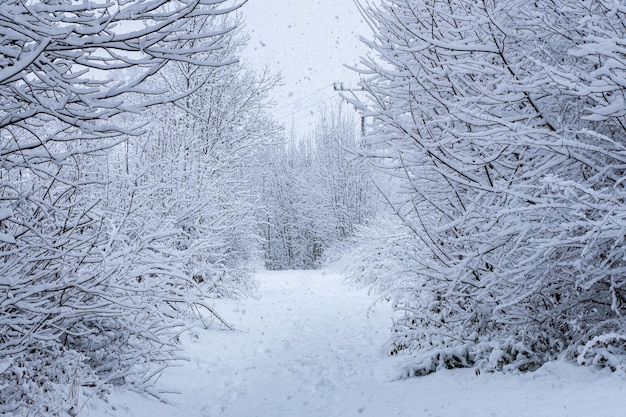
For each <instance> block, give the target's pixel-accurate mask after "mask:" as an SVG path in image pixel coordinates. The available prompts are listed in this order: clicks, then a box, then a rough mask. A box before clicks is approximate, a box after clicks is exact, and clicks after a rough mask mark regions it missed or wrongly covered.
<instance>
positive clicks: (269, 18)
mask: <svg viewBox="0 0 626 417" xmlns="http://www.w3.org/2000/svg"><path fill="white" fill-rule="evenodd" d="M242 13H243V14H244V16H245V19H246V30H247V32H248V33H249V35H250V37H251V39H250V43H249V45H248V48H247V49H246V50H245V52H244V58H245V59H247V60H248V61H249V62H250V63H251V64H252V65H253V66H255V67H257V68H262V67H265V66H268V67H269V68H270V69H271V70H272V71H273V72H280V73H281V74H282V77H283V81H284V85H283V86H281V87H278V88H277V89H276V91H275V94H274V97H275V100H276V109H275V115H276V117H277V119H278V120H279V122H281V123H282V124H283V125H285V127H286V128H287V129H291V128H292V124H293V127H294V128H295V130H296V131H298V133H305V132H306V131H307V130H308V129H310V128H311V127H312V126H313V124H314V122H315V116H314V114H315V113H316V111H317V110H318V108H319V106H320V105H322V104H323V103H329V102H330V101H331V100H333V99H337V96H338V94H337V93H336V92H335V91H334V90H333V87H332V84H333V82H335V81H343V82H345V83H346V85H355V84H356V82H357V81H358V76H357V74H356V73H354V72H353V71H351V70H349V69H347V68H346V67H345V66H344V65H345V64H347V65H352V66H354V65H355V64H356V63H357V62H358V61H359V59H360V56H361V55H363V54H364V53H365V51H366V48H365V45H363V44H362V43H361V42H360V41H359V36H362V35H367V36H369V35H370V33H371V31H370V29H369V27H368V26H367V24H366V23H365V22H364V20H363V18H362V17H361V15H360V14H359V12H358V10H357V8H356V6H355V4H354V2H353V0H314V1H295V0H248V2H247V3H246V4H245V5H244V6H243V7H242Z"/></svg>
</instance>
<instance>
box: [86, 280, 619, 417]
mask: <svg viewBox="0 0 626 417" xmlns="http://www.w3.org/2000/svg"><path fill="white" fill-rule="evenodd" d="M259 279H260V284H261V285H260V292H259V296H258V298H251V299H247V300H243V301H240V302H233V301H229V300H219V301H218V310H219V311H221V312H222V313H223V314H224V315H225V316H226V317H227V318H228V319H230V320H231V321H232V322H233V323H234V324H235V326H236V328H237V331H233V332H229V331H219V330H210V331H205V330H198V331H196V332H195V334H193V335H188V336H186V340H185V345H186V346H187V352H188V355H189V358H190V361H189V362H188V363H185V364H183V365H182V366H181V367H179V368H173V369H169V370H167V371H166V372H165V374H164V375H163V377H162V379H161V381H160V382H159V385H160V387H161V389H167V390H171V391H177V392H179V393H180V394H169V395H166V399H167V400H168V401H169V404H163V403H159V402H157V401H155V400H154V399H150V398H144V397H141V396H139V395H137V394H133V393H128V392H126V393H115V394H114V395H113V397H112V398H111V401H110V402H109V403H108V404H104V403H102V402H92V403H90V404H89V405H88V406H87V407H86V408H85V409H84V410H83V414H82V416H85V417H104V416H117V417H124V416H128V417H212V416H221V417H254V416H259V417H301V416H319V417H329V416H342V417H350V416H370V417H388V416H407V417H415V416H439V417H446V416H450V417H458V416H468V417H469V416H481V417H482V416H502V417H511V416H513V417H525V416H527V417H541V416H546V417H556V416H571V417H575V416H577V417H589V416H594V417H621V416H623V415H624V405H625V404H626V400H625V398H626V380H625V379H624V378H623V377H620V376H617V375H613V374H608V373H601V372H597V371H594V370H592V369H588V368H582V367H577V366H574V365H571V364H567V363H563V362H558V363H551V364H548V365H546V366H544V367H543V368H541V369H540V370H539V371H537V372H535V373H531V374H523V375H514V374H482V375H479V376H477V375H475V373H474V371H473V370H471V369H469V370H455V371H444V372H437V373H436V374H434V375H431V376H427V377H421V378H414V379H410V380H403V381H392V380H391V379H390V376H391V375H392V374H393V370H394V365H395V364H398V361H402V358H390V357H387V356H386V355H385V354H384V349H383V345H384V343H385V341H386V339H387V336H388V334H387V331H388V330H387V327H388V324H389V319H388V317H389V315H390V311H389V309H388V306H387V305H385V304H376V305H374V306H373V307H372V303H373V301H374V298H372V297H371V296H369V295H367V294H366V293H365V292H364V291H354V290H351V289H350V288H349V287H348V286H346V285H345V284H343V283H342V277H341V276H340V275H337V274H333V273H325V272H324V271H306V272H302V271H284V272H266V273H262V274H261V275H260V276H259Z"/></svg>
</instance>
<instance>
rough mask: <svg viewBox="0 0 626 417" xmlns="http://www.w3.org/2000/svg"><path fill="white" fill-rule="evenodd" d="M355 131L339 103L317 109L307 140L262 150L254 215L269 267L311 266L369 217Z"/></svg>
mask: <svg viewBox="0 0 626 417" xmlns="http://www.w3.org/2000/svg"><path fill="white" fill-rule="evenodd" d="M357 130H358V129H357V126H356V124H355V120H354V115H353V114H352V112H348V111H346V108H345V106H342V105H339V106H336V107H331V108H328V109H322V110H321V111H320V114H319V120H318V122H317V125H316V129H315V130H314V131H313V132H312V134H311V135H310V136H309V137H308V138H306V139H301V140H299V141H297V142H296V143H293V142H286V143H284V144H282V145H279V146H276V147H274V148H269V149H268V150H267V151H266V152H267V156H266V158H265V160H266V161H268V162H269V163H268V165H267V166H266V171H265V172H264V174H263V175H262V181H261V183H260V185H259V188H260V189H261V190H263V191H262V192H263V196H264V197H263V200H262V201H263V202H264V209H263V210H260V211H259V214H258V216H259V220H260V226H259V233H260V235H261V237H262V238H263V241H264V242H265V243H264V252H265V257H266V265H267V267H268V268H271V269H283V268H314V267H316V266H318V265H319V263H320V261H321V258H322V256H323V255H324V253H325V251H326V249H328V248H329V247H330V246H331V245H333V244H335V243H336V242H338V241H341V240H345V239H346V238H348V237H349V236H351V235H352V234H353V233H354V231H355V229H356V227H357V226H358V225H360V224H364V223H365V222H366V221H368V220H369V219H370V218H371V216H372V212H373V211H374V208H373V207H374V201H375V199H374V198H373V195H374V193H375V192H374V188H373V186H372V185H371V182H370V178H369V175H368V168H367V167H366V165H364V164H360V163H359V162H358V160H357V158H356V156H355V155H356V149H357V148H359V147H360V137H359V136H358V133H357Z"/></svg>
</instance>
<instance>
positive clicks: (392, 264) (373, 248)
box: [325, 215, 419, 292]
mask: <svg viewBox="0 0 626 417" xmlns="http://www.w3.org/2000/svg"><path fill="white" fill-rule="evenodd" d="M414 239H415V236H414V235H413V234H412V233H411V232H410V230H409V229H408V228H407V227H406V226H405V225H404V224H402V222H401V221H400V220H399V219H398V218H396V217H393V216H390V215H380V216H379V217H378V218H376V219H373V220H372V221H370V222H369V223H368V224H365V225H361V226H359V227H357V228H356V231H355V234H354V235H353V236H351V237H350V238H348V239H346V240H345V241H339V242H337V243H335V245H333V246H331V247H330V248H329V249H328V250H327V251H326V253H325V262H326V265H327V267H329V268H332V269H336V270H339V271H341V273H343V274H344V275H345V276H346V279H347V280H348V281H349V282H351V283H352V284H354V285H355V286H357V287H359V288H367V287H369V288H371V289H373V290H374V291H376V292H387V291H388V290H390V289H391V288H394V287H398V286H402V285H403V283H406V281H407V280H408V279H410V278H411V277H412V276H413V273H412V271H413V269H414V268H415V267H416V266H417V265H418V263H419V262H418V259H417V258H418V256H419V255H418V254H416V253H415V252H414V248H415V247H416V245H415V242H414Z"/></svg>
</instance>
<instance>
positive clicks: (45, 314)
mask: <svg viewBox="0 0 626 417" xmlns="http://www.w3.org/2000/svg"><path fill="white" fill-rule="evenodd" d="M236 7H237V5H236V4H235V3H231V2H228V1H222V0H217V1H215V0H211V1H206V0H172V1H170V0H167V1H162V0H158V1H157V0H139V1H132V2H123V1H112V2H74V1H70V0H58V1H42V2H23V1H13V0H9V1H5V2H3V4H2V7H1V8H0V9H1V10H0V22H1V24H0V33H1V34H2V36H0V51H1V54H0V141H1V142H0V260H1V262H0V399H1V400H0V412H2V413H8V414H11V413H20V412H21V411H23V410H27V412H28V414H29V415H46V416H49V415H65V414H70V415H77V414H78V412H79V409H80V407H81V406H82V403H83V402H84V401H82V400H81V398H80V396H81V392H84V393H86V394H89V393H90V392H99V391H102V390H103V389H104V388H105V387H106V386H107V385H109V384H128V385H129V386H131V387H134V388H135V389H148V390H149V386H150V382H151V381H152V380H153V377H154V376H155V375H158V374H159V372H160V371H161V370H162V369H163V367H165V366H166V365H167V364H168V363H169V362H170V361H171V360H172V359H173V358H175V357H176V356H177V354H176V351H177V337H178V335H179V333H180V331H181V329H182V328H183V326H184V321H183V319H184V318H185V317H186V316H187V315H188V314H190V313H194V314H196V315H197V314H200V315H201V316H202V315H204V316H205V317H207V318H210V317H212V318H215V317H216V316H215V315H214V313H215V312H213V311H212V310H211V308H210V306H208V305H207V304H206V302H205V299H204V295H203V288H202V286H201V285H200V283H201V282H202V281H203V280H205V281H209V282H210V283H211V284H216V285H217V283H216V279H215V278H214V277H211V278H209V272H213V269H211V268H214V269H215V268H216V269H219V270H220V271H225V269H226V266H224V265H223V264H219V262H221V261H219V260H218V261H215V260H209V261H207V260H205V259H202V257H203V256H204V257H206V256H209V255H208V254H207V253H212V254H214V253H213V252H211V249H212V248H209V249H206V248H205V247H202V248H199V247H201V246H202V245H206V244H207V240H206V238H205V239H204V240H200V241H199V243H198V242H196V241H195V240H194V239H196V238H197V236H198V235H199V234H200V233H203V232H204V231H205V229H206V228H219V227H231V226H223V224H222V223H220V224H219V225H216V224H217V223H219V222H218V220H217V219H216V218H215V217H214V218H211V219H210V220H207V221H206V222H204V221H203V220H202V219H201V218H196V217H194V216H196V215H198V216H199V217H201V216H200V215H199V214H198V205H187V206H185V205H184V202H185V201H190V200H191V199H193V198H194V194H193V192H194V191H196V192H197V189H198V188H200V187H202V186H201V185H199V184H198V181H201V180H202V178H201V177H199V176H197V177H195V178H194V179H195V180H196V182H193V183H192V185H187V184H188V183H187V182H185V184H186V186H185V188H184V189H180V188H179V189H176V190H174V187H176V186H177V185H178V184H179V183H176V182H175V181H172V178H173V177H174V178H177V177H176V176H177V175H179V174H180V173H181V171H179V170H177V169H176V168H174V167H173V165H170V161H169V160H167V162H163V164H162V166H161V168H162V169H168V170H169V169H172V172H169V173H167V174H166V175H164V176H163V178H164V179H166V180H167V181H165V182H164V184H159V183H158V182H157V181H152V179H150V180H149V181H148V179H149V177H150V175H153V174H154V171H151V168H153V167H154V166H155V165H151V164H150V158H154V157H155V154H154V152H152V153H150V152H146V153H145V154H144V156H146V159H143V160H142V159H141V157H140V156H138V155H137V153H135V152H136V151H137V150H138V149H139V144H140V143H143V144H144V145H145V148H144V149H147V150H151V151H154V149H155V147H152V146H153V145H152V144H151V142H150V141H151V140H156V139H157V138H161V139H163V136H162V135H161V136H159V135H158V134H156V133H155V132H154V131H150V130H149V129H148V128H147V125H148V124H149V122H150V119H154V118H155V117H157V116H161V115H163V114H167V115H169V116H173V117H170V119H169V121H164V122H165V123H169V122H170V121H172V119H174V120H175V121H174V122H173V123H174V125H175V124H176V122H178V123H179V124H178V125H176V126H172V130H173V131H175V132H176V131H177V132H180V126H181V125H182V124H185V123H187V121H188V120H190V119H193V118H194V117H196V116H197V115H195V114H194V115H193V117H192V116H190V114H192V113H191V112H192V111H195V110H196V109H198V106H195V107H194V106H193V105H191V104H190V105H189V106H187V107H185V106H184V105H181V104H180V103H182V102H186V103H192V102H193V101H194V100H197V99H198V95H194V93H195V92H197V91H199V89H201V88H202V87H203V86H204V85H206V83H208V82H213V85H214V86H215V85H216V81H215V77H221V76H222V73H221V72H220V71H222V70H223V69H225V68H228V66H229V65H231V64H233V63H234V62H235V61H236V56H235V55H234V53H233V52H234V51H236V45H234V44H233V42H234V39H235V38H234V37H233V30H234V27H235V22H234V21H233V20H229V19H228V18H227V17H228V15H229V14H230V12H232V11H233V10H235V9H236ZM175 66H177V68H178V71H179V74H184V76H185V77H186V78H184V79H185V80H187V81H189V82H188V83H186V84H185V83H179V82H176V83H172V84H171V85H167V83H165V82H163V79H164V78H163V77H167V74H172V72H173V71H176V70H175V69H174V67H175ZM185 71H186V72H185ZM195 75H198V76H197V77H196V78H194V76H195ZM169 79H170V80H171V78H169ZM245 79H246V77H244V76H243V75H241V74H237V75H233V76H231V77H230V78H228V80H230V82H232V83H234V84H238V85H241V83H243V82H244V80H245ZM225 82H226V81H225ZM249 82H250V83H251V84H255V83H256V80H255V81H253V80H251V81H249ZM255 85H256V84H255ZM221 87H222V88H221V90H219V91H221V92H223V94H224V95H226V94H235V95H236V94H238V93H236V91H237V90H236V88H239V89H240V90H241V89H242V88H244V89H245V88H246V87H233V88H229V87H228V86H227V85H223V86H221ZM216 91H217V90H216ZM240 97H241V99H240V100H239V101H238V103H239V104H240V107H239V110H241V108H242V107H244V108H245V107H246V106H247V104H246V103H247V101H246V98H245V97H244V96H240ZM205 100H206V99H205ZM166 103H176V104H177V105H179V107H183V108H185V112H181V113H180V114H178V115H174V114H173V113H167V109H165V108H161V109H160V110H159V111H161V112H166V113H157V112H156V110H157V108H158V106H160V105H164V104H166ZM210 103H211V104H214V105H217V104H218V100H215V99H213V100H210ZM226 104H227V103H226ZM255 106H257V107H255ZM251 107H253V108H255V109H258V104H255V103H252V104H251ZM149 110H150V111H155V113H152V116H151V117H148V118H146V117H143V116H142V115H145V113H146V112H147V111H149ZM187 110H189V111H187ZM231 110H234V109H231ZM202 111H203V112H205V111H207V108H206V107H205V108H202ZM228 117H230V116H229V115H228V114H225V113H220V114H218V115H216V116H215V117H212V116H211V117H209V116H208V115H206V113H205V114H203V116H202V118H203V119H206V120H210V123H217V122H216V120H217V119H218V118H228ZM254 117H255V116H251V115H248V116H245V118H247V120H254ZM208 123H209V122H208V121H207V122H206V123H202V124H198V123H196V125H195V126H191V125H190V124H188V125H186V126H185V128H189V129H195V130H193V134H195V135H197V137H200V138H203V139H202V140H204V141H205V146H206V147H208V146H215V144H216V143H217V142H219V140H221V139H219V140H218V139H215V136H214V135H216V132H218V131H219V132H221V130H219V129H217V128H211V129H212V130H211V129H208V128H207V127H206V126H207V124H208ZM220 123H222V125H223V126H227V127H223V128H222V130H224V129H226V130H228V129H239V130H240V131H243V130H245V127H242V126H241V125H240V124H239V123H240V120H239V119H232V118H231V119H228V120H222V121H221V122H220ZM161 126H163V131H165V130H166V129H165V125H161ZM151 129H156V127H153V128H151ZM177 129H178V130H177ZM202 129H204V130H202ZM146 131H150V140H148V141H145V142H142V141H141V140H140V139H139V135H141V134H143V133H145V132H146ZM189 133H191V130H189ZM129 135H130V136H133V137H135V138H136V139H134V140H133V141H131V142H129V141H128V137H129ZM208 137H210V139H206V138H208ZM240 137H243V136H240ZM219 138H224V139H223V140H224V141H225V143H226V142H227V141H231V144H232V141H235V140H236V139H233V136H232V135H226V134H222V135H221V136H219ZM168 145H169V146H176V144H175V143H174V142H169V143H168ZM194 146H195V147H194V148H193V149H185V151H184V152H180V153H176V152H169V153H168V154H167V155H164V158H163V159H162V161H166V157H167V158H169V157H173V156H176V157H181V158H182V157H183V156H184V157H188V159H186V160H184V159H183V160H179V161H177V162H180V163H181V164H182V163H184V162H185V161H187V162H189V163H192V162H193V161H195V160H193V161H192V157H195V156H196V155H191V153H190V152H192V151H193V152H196V153H197V152H201V151H202V148H201V146H200V145H198V144H197V143H194ZM224 146H230V145H228V144H226V145H224ZM203 152H205V153H207V154H208V153H209V152H208V151H203ZM228 152H230V151H226V150H222V151H220V152H219V153H214V154H211V155H213V156H214V159H216V158H218V157H217V155H227V154H228ZM234 154H235V155H237V153H234ZM153 161H155V160H153ZM211 162H213V161H211ZM139 168H142V169H144V170H143V172H140V170H139ZM206 172H207V169H205V170H204V171H202V172H201V173H199V174H198V172H197V171H191V170H190V169H188V170H187V171H182V174H181V175H185V174H197V175H200V174H203V173H206ZM168 174H169V176H167V175H168ZM215 184H216V183H215V182H212V183H211V186H215ZM193 187H196V188H193ZM165 189H168V190H167V191H165ZM174 191H176V192H180V193H181V194H185V197H184V198H179V199H178V200H176V202H175V204H171V203H170V201H168V200H167V193H168V192H171V193H173V192H174ZM203 196H204V197H206V194H203ZM177 198H178V197H177ZM160 203H162V204H160ZM215 204H217V203H215ZM219 204H223V205H227V204H232V203H229V202H221V201H220V202H219ZM182 207H184V208H185V209H186V210H187V211H184V210H182ZM211 213H212V215H213V216H215V213H216V211H211ZM189 219H193V220H194V221H189V222H188V223H185V221H186V220H189ZM231 223H232V222H231ZM190 224H193V225H199V226H197V227H200V228H204V229H202V230H194V229H193V227H191V226H189V225H190ZM184 236H187V237H188V238H189V239H188V242H187V243H188V247H193V248H194V250H193V251H189V250H186V248H185V247H184V246H185V244H186V242H185V241H184V239H183V237H184ZM220 244H221V242H220ZM216 245H218V244H217V243H216ZM230 247H232V245H231V246H230ZM222 249H223V246H219V250H222ZM185 256H188V258H189V259H192V260H193V261H191V262H187V261H188V260H189V259H185ZM221 256H222V257H223V255H221ZM207 264H209V265H211V267H210V268H207V267H206V265H207ZM215 265H218V266H217V267H215ZM209 269H211V271H209ZM211 288H212V287H211V286H210V285H206V286H205V287H204V290H210V289H211ZM201 310H202V311H203V312H204V313H206V314H203V313H202V312H201ZM154 394H155V395H158V394H157V393H154Z"/></svg>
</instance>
